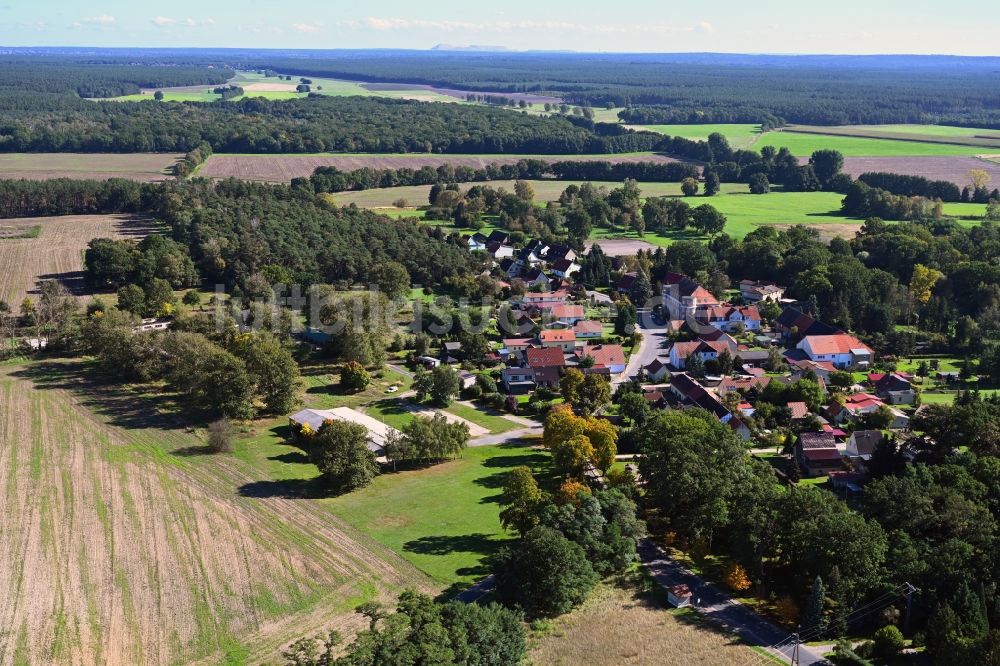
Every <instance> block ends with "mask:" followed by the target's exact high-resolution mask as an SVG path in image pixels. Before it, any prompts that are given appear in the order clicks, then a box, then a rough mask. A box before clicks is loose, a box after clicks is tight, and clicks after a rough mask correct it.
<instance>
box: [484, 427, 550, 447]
mask: <svg viewBox="0 0 1000 666" xmlns="http://www.w3.org/2000/svg"><path fill="white" fill-rule="evenodd" d="M543 431H544V428H543V427H542V426H541V425H540V424H539V425H533V426H528V427H526V428H518V429H517V430H508V431H507V432H502V433H500V434H497V435H483V436H482V437H474V438H473V439H470V440H469V446H493V445H495V444H503V443H504V442H509V441H512V440H515V439H523V438H525V437H528V436H530V435H537V436H539V437H541V436H542V432H543Z"/></svg>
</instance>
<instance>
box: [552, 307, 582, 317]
mask: <svg viewBox="0 0 1000 666" xmlns="http://www.w3.org/2000/svg"><path fill="white" fill-rule="evenodd" d="M549 312H551V313H552V316H553V317H554V318H556V319H561V318H563V317H583V316H584V314H585V310H584V309H583V306H582V305H567V304H565V303H557V304H555V305H553V306H552V307H551V308H549Z"/></svg>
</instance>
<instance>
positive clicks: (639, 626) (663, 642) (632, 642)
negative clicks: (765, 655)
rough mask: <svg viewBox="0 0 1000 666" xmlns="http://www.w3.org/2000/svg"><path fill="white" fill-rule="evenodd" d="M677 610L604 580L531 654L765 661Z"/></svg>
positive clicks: (657, 665)
mask: <svg viewBox="0 0 1000 666" xmlns="http://www.w3.org/2000/svg"><path fill="white" fill-rule="evenodd" d="M690 617H691V616H685V615H681V616H678V615H674V614H673V613H672V612H670V611H668V610H666V609H664V608H663V607H662V606H660V605H658V604H657V603H656V602H655V601H653V600H651V599H649V598H644V597H643V596H640V595H639V594H638V593H637V592H636V591H635V590H634V589H630V588H625V589H623V588H619V587H615V586H612V585H601V586H599V587H598V588H597V589H596V590H595V591H594V593H593V595H592V596H591V598H590V599H588V600H587V602H586V603H585V604H584V605H583V606H582V607H581V608H579V609H577V610H576V611H574V612H572V613H570V614H569V615H565V616H563V617H561V618H559V619H557V620H556V621H555V622H554V627H553V630H552V633H551V634H550V635H548V636H545V637H543V638H540V639H537V640H536V641H535V642H534V643H535V644H534V646H533V649H532V652H531V659H532V663H535V664H538V665H539V666H571V665H575V664H593V665H594V666H621V665H623V664H627V665H628V666H671V665H675V666H682V665H684V666H686V665H687V664H713V665H721V666H729V665H731V666H743V665H745V664H749V663H756V662H758V661H762V660H761V659H759V658H758V655H757V654H756V653H755V652H753V651H751V650H750V648H747V647H744V646H741V645H737V644H734V643H733V642H732V640H731V639H730V638H728V637H727V636H724V635H721V634H719V633H716V632H715V631H713V630H712V629H710V628H708V627H705V626H703V625H699V624H697V623H695V622H692V621H689V620H688V618H690Z"/></svg>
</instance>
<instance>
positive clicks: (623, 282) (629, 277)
mask: <svg viewBox="0 0 1000 666" xmlns="http://www.w3.org/2000/svg"><path fill="white" fill-rule="evenodd" d="M638 278H639V274H638V273H625V274H624V275H622V276H621V277H620V278H618V280H617V281H616V282H615V290H616V291H617V292H618V293H619V294H628V293H631V291H632V285H633V284H635V281H636V280H637V279H638Z"/></svg>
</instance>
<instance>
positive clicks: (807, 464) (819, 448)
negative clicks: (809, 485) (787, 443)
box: [795, 432, 844, 476]
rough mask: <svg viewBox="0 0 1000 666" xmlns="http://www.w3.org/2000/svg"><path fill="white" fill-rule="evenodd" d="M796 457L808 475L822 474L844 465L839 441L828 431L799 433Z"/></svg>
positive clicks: (841, 467)
mask: <svg viewBox="0 0 1000 666" xmlns="http://www.w3.org/2000/svg"><path fill="white" fill-rule="evenodd" d="M795 459H796V461H797V462H798V463H799V466H800V467H801V468H802V470H803V471H804V472H805V473H806V474H807V475H808V476H822V475H823V474H828V473H830V472H833V471H836V470H840V469H843V467H844V462H843V460H842V459H841V455H840V450H839V449H837V442H836V440H834V438H833V435H832V434H830V433H828V432H804V433H802V434H801V435H799V441H798V442H797V443H796V445H795Z"/></svg>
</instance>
